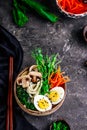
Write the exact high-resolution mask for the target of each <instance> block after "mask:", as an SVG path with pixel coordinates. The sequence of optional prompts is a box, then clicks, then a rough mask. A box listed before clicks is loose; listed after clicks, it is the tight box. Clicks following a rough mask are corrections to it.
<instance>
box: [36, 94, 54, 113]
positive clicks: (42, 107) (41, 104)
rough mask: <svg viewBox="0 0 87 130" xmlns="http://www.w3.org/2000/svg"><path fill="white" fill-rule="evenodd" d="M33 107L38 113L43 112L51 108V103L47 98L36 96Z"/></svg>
mask: <svg viewBox="0 0 87 130" xmlns="http://www.w3.org/2000/svg"><path fill="white" fill-rule="evenodd" d="M34 105H35V107H36V109H37V110H38V111H41V112H45V111H48V110H50V109H51V108H52V103H51V102H50V100H49V99H48V97H46V96H44V95H36V96H35V97H34Z"/></svg>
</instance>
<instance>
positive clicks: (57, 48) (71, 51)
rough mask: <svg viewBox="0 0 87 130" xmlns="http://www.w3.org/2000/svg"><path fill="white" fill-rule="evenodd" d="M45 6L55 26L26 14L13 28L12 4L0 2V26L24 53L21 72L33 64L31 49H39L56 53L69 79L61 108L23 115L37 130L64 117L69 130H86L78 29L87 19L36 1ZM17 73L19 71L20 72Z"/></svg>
mask: <svg viewBox="0 0 87 130" xmlns="http://www.w3.org/2000/svg"><path fill="white" fill-rule="evenodd" d="M39 1H40V2H42V3H45V4H47V6H49V8H50V9H51V11H52V12H54V13H55V14H57V15H58V16H59V21H58V22H57V23H55V24H52V23H50V22H49V21H48V20H44V19H43V18H41V17H39V16H38V15H36V14H35V13H34V12H30V11H29V13H28V16H29V22H28V23H27V24H26V25H25V26H24V27H22V28H19V27H17V26H16V25H15V24H14V22H13V19H12V3H11V1H10V0H0V24H1V25H3V26H4V27H5V28H6V29H7V30H8V31H9V32H11V33H12V34H13V35H14V36H15V37H16V38H17V39H18V40H19V41H20V44H21V46H22V47H23V51H24V58H23V64H22V67H21V70H22V69H24V68H25V67H27V66H30V65H32V64H33V63H34V60H32V57H31V50H32V49H34V48H35V47H41V48H42V49H43V52H44V53H47V54H49V55H50V54H51V53H57V52H59V54H60V57H61V58H62V59H63V61H62V63H61V67H62V70H63V71H65V72H66V74H67V75H69V76H70V78H71V82H69V83H67V96H66V99H65V101H64V104H63V106H62V107H61V108H60V109H59V110H57V111H56V112H55V113H53V114H51V115H49V116H46V117H33V116H31V115H28V114H26V113H24V112H23V115H24V116H25V117H26V119H27V120H28V121H29V122H30V123H32V124H33V125H34V126H35V127H36V128H38V130H48V127H49V124H50V123H51V122H52V121H53V120H55V119H57V118H58V119H59V118H64V119H65V120H66V121H67V122H68V123H69V124H70V126H71V130H87V68H86V67H84V61H85V60H87V43H86V42H85V41H84V39H83V37H82V29H83V27H84V26H85V25H86V24H87V16H85V17H83V18H79V19H72V18H68V17H66V16H64V15H63V14H62V13H60V12H59V11H58V10H57V7H56V6H55V0H53V1H52V0H39ZM21 70H20V71H21Z"/></svg>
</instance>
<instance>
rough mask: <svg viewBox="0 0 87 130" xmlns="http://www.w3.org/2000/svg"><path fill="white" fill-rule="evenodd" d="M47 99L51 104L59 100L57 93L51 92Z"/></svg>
mask: <svg viewBox="0 0 87 130" xmlns="http://www.w3.org/2000/svg"><path fill="white" fill-rule="evenodd" d="M48 97H49V99H50V100H51V101H52V102H56V101H58V99H59V98H60V95H59V93H58V92H57V91H51V92H50V94H49V96H48Z"/></svg>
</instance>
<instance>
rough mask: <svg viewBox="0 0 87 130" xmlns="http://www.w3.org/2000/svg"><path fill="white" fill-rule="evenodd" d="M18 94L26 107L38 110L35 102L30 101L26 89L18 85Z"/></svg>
mask: <svg viewBox="0 0 87 130" xmlns="http://www.w3.org/2000/svg"><path fill="white" fill-rule="evenodd" d="M17 96H18V99H19V100H20V102H21V103H22V104H23V105H25V106H26V108H28V109H31V110H36V108H35V107H34V104H33V103H31V102H29V100H28V99H29V95H28V93H27V92H26V90H25V89H24V88H23V87H22V86H19V85H17Z"/></svg>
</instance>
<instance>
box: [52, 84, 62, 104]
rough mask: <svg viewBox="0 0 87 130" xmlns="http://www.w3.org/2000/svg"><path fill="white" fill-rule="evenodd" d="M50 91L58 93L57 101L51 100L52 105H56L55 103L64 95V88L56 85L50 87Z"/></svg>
mask: <svg viewBox="0 0 87 130" xmlns="http://www.w3.org/2000/svg"><path fill="white" fill-rule="evenodd" d="M52 91H56V92H57V93H58V95H59V98H58V100H57V101H55V102H53V101H51V102H52V104H53V105H56V104H58V103H59V102H61V100H62V99H63V97H64V89H63V88H62V87H59V86H58V87H54V88H52V89H51V90H50V92H52Z"/></svg>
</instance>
